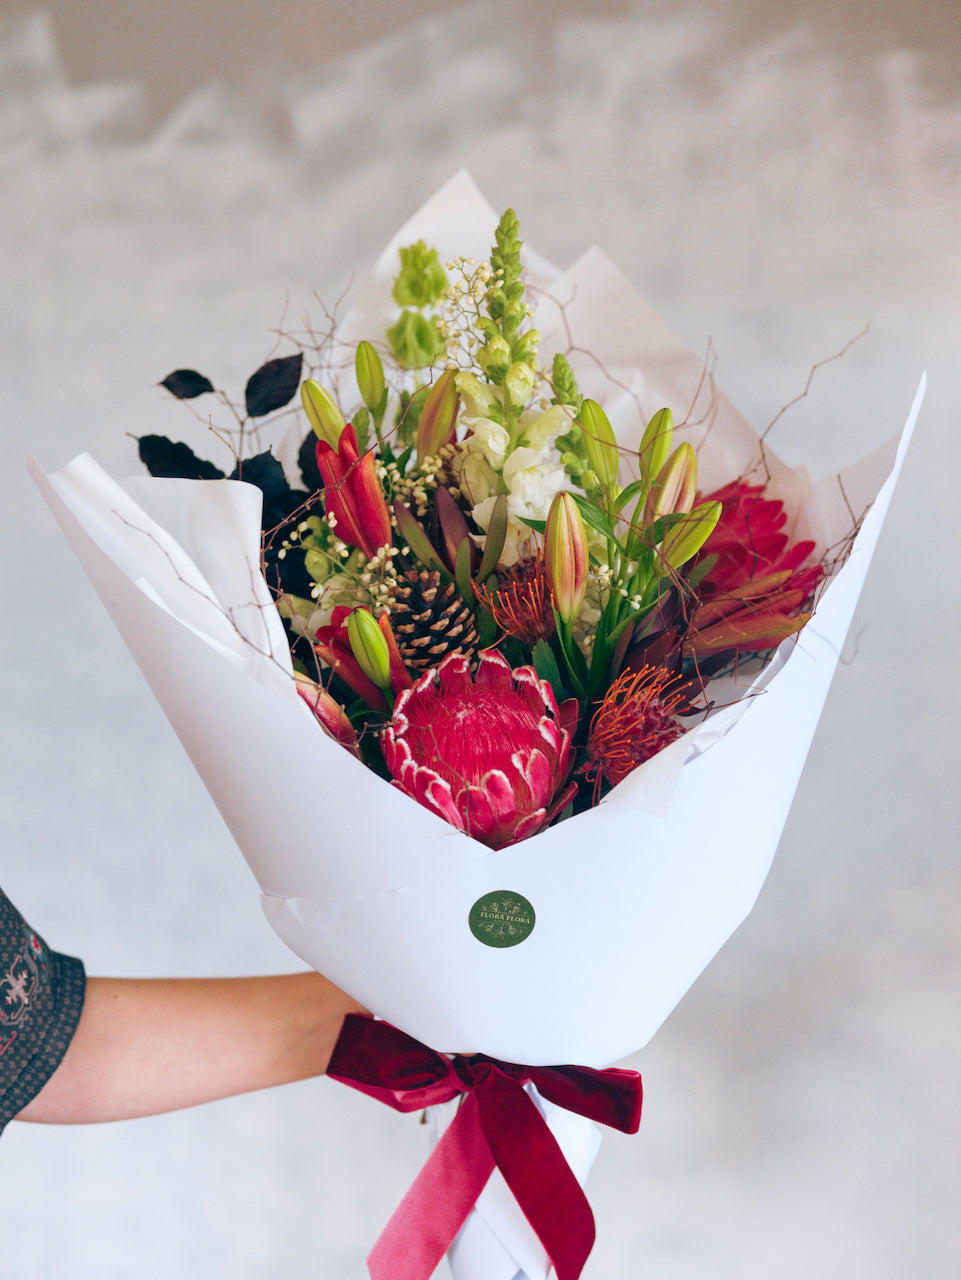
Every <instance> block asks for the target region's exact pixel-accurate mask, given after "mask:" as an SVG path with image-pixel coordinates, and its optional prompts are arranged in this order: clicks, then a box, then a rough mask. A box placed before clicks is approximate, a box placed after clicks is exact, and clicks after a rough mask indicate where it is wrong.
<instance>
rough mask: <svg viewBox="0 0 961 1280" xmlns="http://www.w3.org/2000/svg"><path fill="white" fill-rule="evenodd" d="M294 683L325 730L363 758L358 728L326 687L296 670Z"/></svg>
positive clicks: (353, 754) (358, 757) (352, 753)
mask: <svg viewBox="0 0 961 1280" xmlns="http://www.w3.org/2000/svg"><path fill="white" fill-rule="evenodd" d="M294 685H295V687H296V689H297V692H298V693H299V694H300V696H301V697H302V698H303V699H304V701H305V702H306V703H307V705H308V706H309V707H310V709H311V711H312V712H313V713H314V715H315V716H316V717H317V719H318V720H319V721H320V724H321V725H322V727H323V728H324V730H325V731H326V732H327V733H329V734H330V736H331V737H332V738H334V739H336V741H337V742H339V743H340V745H341V746H342V747H345V748H346V749H347V750H348V751H349V752H350V754H351V755H352V756H356V757H357V759H358V760H360V759H361V754H360V742H359V741H358V738H357V730H356V729H355V728H354V726H353V725H352V724H351V723H350V720H349V719H348V718H347V712H346V711H345V710H344V708H343V707H342V706H341V705H340V703H339V702H337V701H336V700H335V699H334V698H332V697H331V696H330V694H329V693H328V692H327V690H326V689H324V688H323V687H322V686H321V685H319V684H317V682H316V681H315V680H311V679H310V677H309V676H305V675H302V674H301V673H300V672H296V671H295V672H294Z"/></svg>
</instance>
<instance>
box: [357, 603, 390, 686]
mask: <svg viewBox="0 0 961 1280" xmlns="http://www.w3.org/2000/svg"><path fill="white" fill-rule="evenodd" d="M347 639H348V640H349V641H350V648H351V652H352V653H353V655H354V657H355V658H356V659H357V665H358V666H359V667H360V669H361V671H363V673H364V675H365V676H366V677H367V679H368V680H372V681H373V683H374V684H375V685H376V686H377V688H378V689H389V688H390V650H389V648H388V646H387V639H386V637H385V636H384V633H383V631H381V629H380V627H379V626H378V625H377V619H376V618H375V617H374V615H373V614H372V613H371V612H370V610H369V609H354V610H353V612H352V613H351V615H350V617H349V618H348V619H347Z"/></svg>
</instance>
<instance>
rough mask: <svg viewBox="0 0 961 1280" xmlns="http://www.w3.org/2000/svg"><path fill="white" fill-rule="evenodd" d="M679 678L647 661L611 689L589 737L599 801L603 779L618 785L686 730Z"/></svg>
mask: <svg viewBox="0 0 961 1280" xmlns="http://www.w3.org/2000/svg"><path fill="white" fill-rule="evenodd" d="M679 683H680V680H679V678H678V677H677V676H676V675H674V673H673V672H671V671H667V670H665V669H664V668H663V667H647V666H645V667H641V669H640V671H625V672H624V673H623V675H620V676H618V678H617V679H616V680H615V681H614V683H613V684H612V685H611V687H610V688H609V689H608V691H607V693H606V694H605V695H604V700H603V702H602V703H601V705H600V707H599V708H598V710H597V712H596V714H595V716H594V719H593V720H592V721H591V731H590V735H589V737H588V740H587V755H588V763H587V765H586V767H585V770H584V772H585V774H586V776H587V777H588V778H590V777H591V776H594V777H595V783H594V803H595V804H596V803H597V800H598V797H599V793H600V789H601V783H602V781H603V780H605V779H606V780H607V781H608V782H609V783H611V785H612V786H616V785H617V783H619V782H622V781H623V780H624V779H625V778H626V777H627V775H628V774H629V773H630V772H631V771H632V770H633V769H636V768H637V766H638V765H639V764H643V763H644V761H645V760H649V759H650V758H651V756H654V755H657V753H658V752H659V751H662V750H663V749H664V747H667V746H670V744H671V743H672V742H673V741H674V740H675V739H676V738H679V737H680V736H681V734H682V733H683V732H684V730H683V729H682V728H681V726H680V725H679V724H678V723H677V721H676V719H675V715H676V713H677V710H678V708H679V707H680V706H682V705H683V703H684V695H683V693H682V692H680V691H679V690H678V689H677V688H676V686H677V685H678V684H679Z"/></svg>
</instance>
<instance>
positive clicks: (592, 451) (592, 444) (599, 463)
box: [577, 400, 620, 489]
mask: <svg viewBox="0 0 961 1280" xmlns="http://www.w3.org/2000/svg"><path fill="white" fill-rule="evenodd" d="M577 422H578V425H579V426H580V428H581V433H582V438H583V441H584V448H585V449H586V450H587V457H588V460H589V461H590V464H591V468H592V469H593V471H594V474H595V475H596V476H597V478H598V480H600V482H601V484H602V485H604V486H605V488H608V489H610V488H611V486H612V485H614V484H616V483H617V468H618V463H619V461H620V458H619V456H618V452H617V437H616V436H615V435H614V428H613V427H612V426H611V424H610V422H609V421H608V418H607V414H606V413H605V412H604V410H603V409H602V408H601V406H600V405H599V404H598V403H597V401H596V400H585V401H584V403H583V404H582V405H581V411H580V413H579V414H578V415H577Z"/></svg>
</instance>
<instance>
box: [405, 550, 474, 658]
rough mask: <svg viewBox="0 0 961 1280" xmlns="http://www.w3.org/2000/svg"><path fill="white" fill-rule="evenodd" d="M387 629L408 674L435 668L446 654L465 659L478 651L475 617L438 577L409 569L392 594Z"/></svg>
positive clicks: (454, 590) (451, 585)
mask: <svg viewBox="0 0 961 1280" xmlns="http://www.w3.org/2000/svg"><path fill="white" fill-rule="evenodd" d="M390 625H391V628H392V629H393V632H394V635H395V636H396V637H397V645H398V648H399V649H400V652H401V657H402V658H403V659H404V662H405V663H406V664H407V668H408V670H409V671H411V672H412V673H413V672H422V671H427V670H428V669H429V668H430V667H436V666H437V664H438V663H439V662H441V661H442V659H444V658H446V657H447V655H448V654H449V653H456V654H460V655H462V656H463V657H465V658H470V657H472V656H473V653H474V650H475V649H476V648H477V632H476V631H475V630H474V615H473V613H472V612H471V610H470V609H469V608H468V607H467V605H466V604H465V603H464V601H463V600H462V599H461V598H460V596H459V595H458V594H457V589H456V587H454V586H453V584H452V583H448V584H447V585H446V586H445V585H444V584H443V583H442V582H441V579H440V574H439V573H438V572H437V571H436V570H433V571H428V570H427V569H420V570H417V569H410V570H408V572H407V573H405V574H404V575H403V577H402V578H400V579H399V580H398V582H397V586H396V587H394V589H393V591H392V592H391V606H390Z"/></svg>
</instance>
